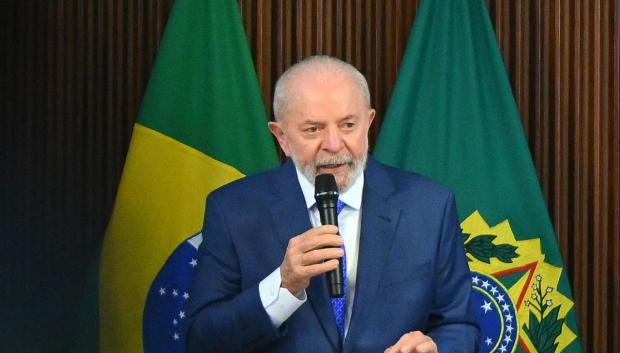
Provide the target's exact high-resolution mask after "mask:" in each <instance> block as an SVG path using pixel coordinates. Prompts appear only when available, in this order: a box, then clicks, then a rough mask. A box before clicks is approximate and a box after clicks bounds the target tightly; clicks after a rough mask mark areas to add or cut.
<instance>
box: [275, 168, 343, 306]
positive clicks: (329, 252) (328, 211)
mask: <svg viewBox="0 0 620 353" xmlns="http://www.w3.org/2000/svg"><path fill="white" fill-rule="evenodd" d="M319 177H320V178H319ZM329 177H331V179H332V180H333V184H332V183H331V182H329V181H328V182H326V184H324V183H325V182H324V181H321V180H318V179H323V178H327V179H329ZM315 188H316V192H315V197H317V196H318V197H319V198H320V199H321V200H320V201H319V200H318V199H317V206H318V208H319V213H320V215H321V223H322V224H323V225H322V226H320V227H316V228H312V229H310V230H308V231H306V232H304V233H302V234H300V235H298V236H295V237H293V238H291V239H290V240H289V243H288V246H287V249H286V254H285V255H284V260H283V261H282V264H281V265H280V276H281V279H282V283H281V287H283V288H286V289H288V290H289V291H290V292H291V293H292V294H297V293H299V292H301V291H302V290H303V289H305V288H307V287H308V285H309V284H310V279H311V278H312V277H314V276H317V275H320V274H322V273H328V275H327V281H328V286H329V288H330V295H331V296H332V297H337V296H338V295H339V296H342V293H343V289H342V285H343V283H342V278H343V277H342V264H341V260H340V258H342V256H343V255H344V251H343V250H342V249H341V247H342V245H343V244H344V241H343V239H342V237H341V236H339V235H338V227H337V225H338V218H337V210H336V205H337V201H338V189H337V187H336V181H335V179H334V176H333V175H331V174H321V175H318V176H317V180H316V182H315ZM319 194H320V195H319ZM334 196H335V198H334ZM321 204H322V205H323V206H321ZM322 208H323V210H322Z"/></svg>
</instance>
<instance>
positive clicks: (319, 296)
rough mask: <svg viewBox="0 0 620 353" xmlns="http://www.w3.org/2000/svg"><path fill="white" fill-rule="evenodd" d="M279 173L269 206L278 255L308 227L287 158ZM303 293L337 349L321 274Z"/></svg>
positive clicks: (299, 191) (293, 174)
mask: <svg viewBox="0 0 620 353" xmlns="http://www.w3.org/2000/svg"><path fill="white" fill-rule="evenodd" d="M281 173H282V174H278V175H276V177H275V178H274V180H273V183H272V185H273V186H274V187H273V189H274V193H276V194H278V197H277V199H278V201H277V202H275V203H274V204H273V205H272V207H271V209H270V213H271V217H272V220H273V224H274V226H275V228H276V232H277V233H278V238H279V239H280V242H281V244H282V249H283V250H282V254H284V252H285V251H286V247H287V246H288V242H289V240H290V239H291V238H292V237H294V236H296V235H299V234H301V233H303V232H305V231H307V230H308V229H310V228H312V224H311V223H310V218H309V216H308V210H307V208H306V203H305V201H304V197H303V193H302V191H301V187H300V186H299V182H298V180H297V174H296V172H295V166H294V164H293V163H292V162H290V161H289V162H287V163H286V164H285V165H284V166H283V167H282V169H281ZM306 294H307V296H308V301H309V302H310V305H311V307H312V309H313V310H314V313H315V314H316V315H317V318H318V320H319V322H320V323H321V326H322V327H323V331H324V332H325V335H326V336H327V337H328V338H329V341H330V343H331V344H332V346H333V347H334V350H335V351H339V345H340V338H339V337H338V330H337V328H336V321H335V320H334V315H333V313H332V309H331V303H330V300H329V294H328V293H327V284H326V282H325V276H317V277H315V278H313V279H312V280H311V281H310V286H309V287H308V288H307V289H306Z"/></svg>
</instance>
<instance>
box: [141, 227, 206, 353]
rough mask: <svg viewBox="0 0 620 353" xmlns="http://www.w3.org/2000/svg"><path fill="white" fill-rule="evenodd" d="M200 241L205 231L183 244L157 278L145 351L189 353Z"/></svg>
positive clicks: (145, 323) (147, 311) (148, 306)
mask: <svg viewBox="0 0 620 353" xmlns="http://www.w3.org/2000/svg"><path fill="white" fill-rule="evenodd" d="M200 242H202V234H201V233H199V234H197V235H195V236H193V237H192V238H190V239H189V240H187V241H184V242H183V243H181V244H180V245H179V246H178V247H177V248H176V249H175V250H174V251H173V252H172V254H171V255H170V257H169V258H168V260H167V261H166V263H165V264H164V266H163V267H162V268H161V270H160V271H159V273H158V274H157V276H156V277H155V279H154V280H153V283H152V284H151V287H150V289H149V291H148V294H147V297H146V302H145V305H144V313H143V320H142V328H143V333H142V338H143V342H144V353H185V337H184V332H185V328H186V322H187V315H188V312H187V308H188V301H189V298H190V295H191V293H190V289H191V286H192V281H193V279H194V274H195V272H196V266H197V265H198V244H200Z"/></svg>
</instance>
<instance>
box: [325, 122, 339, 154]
mask: <svg viewBox="0 0 620 353" xmlns="http://www.w3.org/2000/svg"><path fill="white" fill-rule="evenodd" d="M343 146H344V142H343V141H342V138H341V137H340V132H339V131H338V129H335V128H327V129H325V135H324V136H323V146H322V147H323V149H324V150H325V151H328V152H338V151H340V150H341V149H342V147H343Z"/></svg>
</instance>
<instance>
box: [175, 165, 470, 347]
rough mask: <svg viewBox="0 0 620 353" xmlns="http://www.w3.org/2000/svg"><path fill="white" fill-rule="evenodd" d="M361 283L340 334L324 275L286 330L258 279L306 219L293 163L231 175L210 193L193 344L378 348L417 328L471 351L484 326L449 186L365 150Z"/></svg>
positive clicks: (194, 296) (192, 313)
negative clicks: (266, 304)
mask: <svg viewBox="0 0 620 353" xmlns="http://www.w3.org/2000/svg"><path fill="white" fill-rule="evenodd" d="M364 173H365V180H364V191H363V198H362V213H361V215H362V226H361V235H360V244H359V259H358V269H357V284H356V291H355V301H354V303H353V311H352V317H351V322H350V324H349V330H348V334H347V336H346V339H345V342H344V343H343V344H341V343H340V340H339V338H338V333H337V330H336V323H335V320H334V316H333V314H332V311H331V306H330V301H329V297H328V293H327V287H326V283H325V278H324V276H318V277H315V278H313V279H312V280H311V283H310V286H309V287H308V288H307V289H306V293H307V295H308V300H307V302H306V303H304V304H303V305H302V306H301V307H300V308H299V309H298V310H297V311H296V312H295V313H294V314H293V315H292V316H291V317H290V318H289V319H288V320H287V321H286V322H285V323H284V324H283V325H282V326H281V327H280V328H274V327H273V325H272V324H271V321H270V319H269V316H268V315H267V313H266V312H265V309H264V308H263V305H262V303H261V300H260V296H259V292H258V284H259V282H260V281H261V280H263V279H264V278H265V277H266V276H267V275H269V274H270V273H271V272H272V271H273V270H275V269H276V268H277V267H278V266H280V264H281V262H282V259H283V257H284V253H285V250H286V247H287V244H288V241H289V239H290V238H292V237H294V236H296V235H298V234H301V233H303V232H305V231H306V230H308V229H310V228H311V224H310V220H309V217H308V211H307V209H306V205H305V202H304V198H303V195H302V191H301V188H300V186H299V183H298V181H297V176H296V173H295V167H294V165H293V163H291V162H290V161H289V162H287V163H286V164H285V165H284V166H282V167H280V168H279V169H276V170H274V171H269V172H266V173H263V174H259V175H255V176H250V177H246V178H243V179H241V180H239V181H235V182H233V183H230V184H228V185H226V186H224V187H222V188H220V189H218V190H216V191H214V192H212V193H211V194H210V195H209V197H208V198H207V206H206V215H205V223H204V229H203V234H204V241H203V243H202V244H201V246H200V249H199V251H200V258H199V268H198V272H197V274H196V277H195V282H194V288H193V290H192V292H191V297H190V309H189V322H188V330H187V336H186V343H187V347H188V351H189V352H191V353H198V352H296V353H303V352H309V353H326V352H355V353H364V352H369V353H371V352H372V353H377V352H383V351H384V350H385V349H386V348H387V347H389V346H390V345H392V344H394V343H396V342H397V341H398V339H399V338H400V336H401V335H403V334H404V333H407V332H409V331H415V330H421V331H422V332H424V333H425V334H427V335H429V336H431V337H432V338H433V340H434V341H435V342H436V343H437V345H438V348H439V351H440V352H441V353H456V352H468V353H469V352H475V351H477V347H478V342H479V339H478V335H479V330H478V327H477V324H476V320H475V317H474V314H473V310H472V309H471V304H470V290H471V279H470V276H469V269H468V266H467V260H466V258H465V254H464V250H463V242H462V237H461V231H460V227H459V223H458V218H457V215H456V209H455V202H454V197H453V194H452V193H451V192H450V191H449V190H447V189H446V188H444V187H442V186H439V185H437V184H435V183H433V182H431V181H429V180H428V179H426V178H424V177H421V176H419V175H416V174H411V173H407V172H404V171H400V170H397V169H394V168H390V167H387V166H384V165H381V164H379V163H378V162H376V161H374V160H372V159H371V158H369V161H368V164H367V168H366V170H365V172H364Z"/></svg>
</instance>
